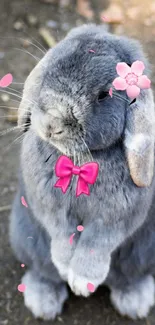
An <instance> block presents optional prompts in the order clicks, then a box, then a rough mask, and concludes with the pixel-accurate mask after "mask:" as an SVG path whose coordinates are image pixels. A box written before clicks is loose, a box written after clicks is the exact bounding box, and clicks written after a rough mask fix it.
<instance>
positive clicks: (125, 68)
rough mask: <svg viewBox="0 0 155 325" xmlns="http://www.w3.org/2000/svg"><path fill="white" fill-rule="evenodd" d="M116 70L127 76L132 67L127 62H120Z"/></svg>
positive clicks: (119, 73) (121, 75)
mask: <svg viewBox="0 0 155 325" xmlns="http://www.w3.org/2000/svg"><path fill="white" fill-rule="evenodd" d="M116 71H117V73H118V75H119V76H120V77H122V78H125V77H126V75H127V74H128V73H131V68H130V67H129V66H128V65H127V64H126V63H125V62H119V63H117V65H116Z"/></svg>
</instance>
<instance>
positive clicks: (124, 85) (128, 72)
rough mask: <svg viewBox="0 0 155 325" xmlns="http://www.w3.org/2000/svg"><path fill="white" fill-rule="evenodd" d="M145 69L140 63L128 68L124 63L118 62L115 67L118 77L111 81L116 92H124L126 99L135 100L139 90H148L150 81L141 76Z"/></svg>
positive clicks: (136, 62) (137, 62)
mask: <svg viewBox="0 0 155 325" xmlns="http://www.w3.org/2000/svg"><path fill="white" fill-rule="evenodd" d="M144 69H145V66H144V63H143V62H142V61H135V62H133V63H132V65H131V67H129V66H128V65H127V64H126V63H125V62H119V63H117V65H116V71H117V73H118V75H119V77H117V78H115V79H114V81H113V83H112V84H113V86H114V88H115V89H116V90H126V92H127V95H128V97H130V98H131V99H133V98H137V97H138V95H139V94H140V89H148V88H150V86H151V81H150V80H149V78H148V77H147V76H146V75H142V74H143V71H144Z"/></svg>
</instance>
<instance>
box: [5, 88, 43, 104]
mask: <svg viewBox="0 0 155 325" xmlns="http://www.w3.org/2000/svg"><path fill="white" fill-rule="evenodd" d="M0 91H1V92H4V93H6V94H9V95H13V96H16V97H18V98H20V99H22V97H21V96H19V95H17V94H14V93H12V92H10V91H6V90H3V89H1V88H0ZM24 100H25V101H27V102H29V103H31V104H35V105H37V103H36V102H32V101H31V100H29V99H26V98H24Z"/></svg>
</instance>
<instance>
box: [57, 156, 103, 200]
mask: <svg viewBox="0 0 155 325" xmlns="http://www.w3.org/2000/svg"><path fill="white" fill-rule="evenodd" d="M98 171H99V166H98V164H97V163H95V162H91V163H86V164H84V165H82V166H81V167H79V166H75V165H74V164H73V162H72V161H71V159H69V158H68V157H67V156H61V157H59V158H58V160H57V162H56V165H55V173H56V176H57V177H59V179H58V181H57V182H56V184H55V185H54V186H55V187H60V188H61V190H62V192H63V193H66V191H67V189H68V186H69V184H70V182H71V179H72V175H78V181H77V187H76V196H79V195H81V194H82V193H84V194H86V195H90V191H89V187H88V184H94V183H95V181H96V178H97V176H98Z"/></svg>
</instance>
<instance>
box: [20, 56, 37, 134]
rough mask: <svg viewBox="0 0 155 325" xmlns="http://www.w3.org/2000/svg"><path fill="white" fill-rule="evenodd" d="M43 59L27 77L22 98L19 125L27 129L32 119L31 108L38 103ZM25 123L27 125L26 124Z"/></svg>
mask: <svg viewBox="0 0 155 325" xmlns="http://www.w3.org/2000/svg"><path fill="white" fill-rule="evenodd" d="M42 75H43V72H42V60H41V61H40V62H39V63H38V64H37V65H36V66H35V68H34V69H33V70H32V71H31V73H30V74H29V76H28V77H27V79H26V82H25V85H24V90H23V96H22V100H21V102H20V105H19V109H18V125H19V126H22V127H23V129H24V130H25V131H26V130H27V129H28V127H29V124H30V121H31V109H32V106H34V105H35V104H36V101H37V98H38V95H39V91H40V86H41V83H42ZM24 125H25V126H24Z"/></svg>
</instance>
